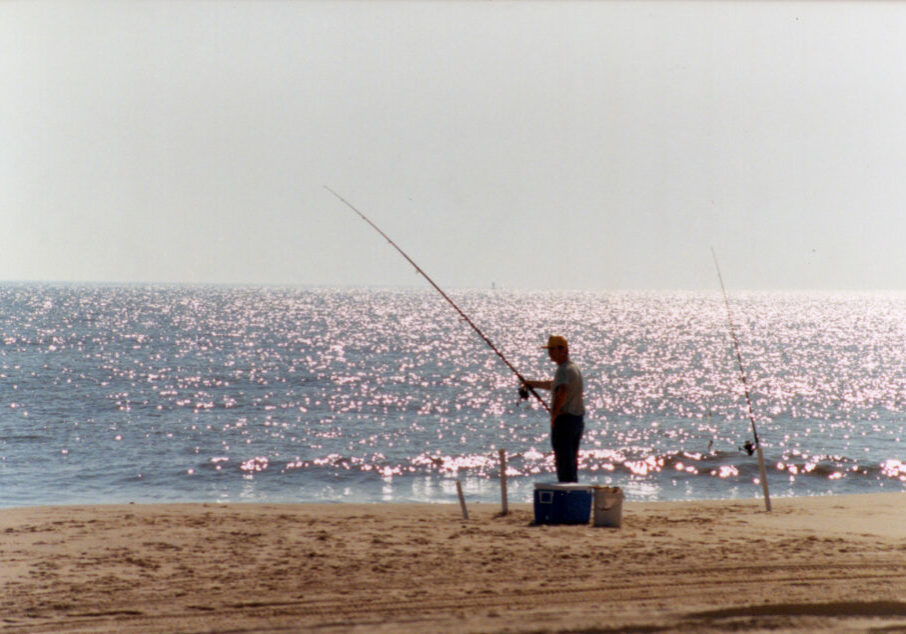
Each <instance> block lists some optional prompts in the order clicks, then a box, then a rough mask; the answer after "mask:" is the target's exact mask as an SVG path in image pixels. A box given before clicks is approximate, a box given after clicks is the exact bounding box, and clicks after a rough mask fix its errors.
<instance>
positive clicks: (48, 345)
mask: <svg viewBox="0 0 906 634" xmlns="http://www.w3.org/2000/svg"><path fill="white" fill-rule="evenodd" d="M450 295H451V297H452V298H453V299H454V301H456V302H457V303H458V304H459V305H460V306H461V308H462V309H463V310H464V311H465V312H466V313H467V314H468V315H469V316H470V317H471V319H472V320H473V321H474V322H475V323H476V324H477V325H478V326H479V327H480V328H481V329H482V330H483V331H484V333H485V334H486V335H487V336H488V337H489V338H490V339H491V340H492V341H493V342H494V343H495V344H496V345H497V347H498V348H499V349H500V350H501V352H503V354H504V355H505V356H506V357H507V358H508V360H509V361H510V362H511V363H512V364H513V365H514V366H515V367H517V368H518V369H519V370H520V372H521V373H522V374H523V375H524V376H526V377H528V378H533V379H546V378H550V377H551V376H552V374H553V370H554V367H553V365H552V364H551V362H550V361H549V360H548V359H547V356H546V354H545V351H544V350H542V349H541V348H540V346H541V345H542V344H543V343H544V342H545V341H546V339H547V336H548V335H549V334H551V333H556V334H561V335H565V336H566V337H568V338H569V340H570V344H571V353H572V358H573V360H575V361H576V362H577V363H578V365H579V366H580V368H581V369H582V371H583V373H584V376H585V384H586V388H585V390H586V392H585V400H586V407H587V410H588V411H587V415H586V429H585V435H584V438H583V441H582V449H581V453H580V458H579V460H580V480H581V481H582V482H588V483H595V484H606V485H611V486H619V487H622V488H623V489H624V491H625V492H626V494H627V498H628V499H630V500H631V499H637V500H640V499H645V500H689V499H707V498H752V497H759V496H760V495H761V485H760V484H759V481H758V477H759V472H758V463H757V460H756V458H755V457H754V456H750V455H749V454H748V453H747V452H746V451H744V449H743V446H744V443H745V442H746V441H747V440H751V439H752V420H750V417H749V412H748V407H747V404H746V399H745V391H744V383H743V381H742V377H741V376H740V371H739V369H738V366H737V361H736V357H735V353H734V349H733V344H732V340H731V338H730V334H729V332H730V331H729V327H728V319H727V311H726V307H725V306H724V303H723V298H722V297H721V296H720V294H719V293H717V292H699V293H695V292H553V291H504V290H461V291H451V292H450ZM730 304H731V311H732V315H733V321H734V325H735V327H736V331H737V334H738V337H739V342H740V352H741V358H742V362H743V367H744V369H745V379H746V384H747V385H748V390H749V392H750V396H751V402H752V411H753V414H754V420H755V424H756V427H757V432H758V435H759V437H760V440H761V444H762V447H763V449H764V456H765V461H766V464H767V474H768V483H769V487H770V490H771V493H772V495H775V496H797V495H817V494H828V493H862V492H881V491H903V490H904V489H906V464H904V460H906V455H904V453H906V452H904V446H903V443H902V440H903V435H904V420H906V295H902V294H887V293H861V294H856V293H778V292H758V293H756V292H752V293H734V294H732V295H731V300H730ZM517 388H518V381H517V380H516V378H515V376H514V374H513V373H512V372H511V371H510V370H509V369H507V367H506V366H505V365H504V364H503V362H502V361H501V360H500V359H499V358H498V357H497V356H496V355H495V354H494V353H493V352H492V351H491V350H490V348H489V347H488V346H487V345H486V344H485V343H484V342H483V341H482V340H481V339H480V338H479V337H478V336H477V335H476V334H475V332H474V331H473V330H472V329H471V328H470V327H469V326H468V324H466V323H465V322H464V321H463V320H462V319H461V318H460V317H459V315H458V314H457V313H456V312H455V311H453V310H452V308H451V307H450V306H449V305H448V304H447V303H445V302H444V300H443V299H442V298H441V297H440V296H439V295H438V294H437V293H435V292H434V291H433V290H431V289H399V290H394V289H380V290H374V289H311V288H250V287H238V288H234V287H185V286H106V285H50V284H41V285H38V284H5V285H0V506H5V507H10V506H23V505H37V504H72V503H108V502H129V501H134V502H181V501H210V502H221V501H222V502H226V501H230V502H236V501H248V502H451V501H455V499H456V482H457V481H460V482H461V483H462V486H463V489H464V491H465V495H466V497H467V499H469V500H471V501H486V502H494V501H496V500H498V499H499V495H500V485H499V464H498V450H499V449H501V448H502V449H505V450H506V453H507V457H508V463H507V464H508V472H507V476H508V484H509V498H510V501H514V502H519V501H522V502H528V501H530V500H531V496H532V490H533V485H534V483H535V482H538V481H541V482H544V481H547V482H550V481H553V480H554V479H555V478H554V476H553V475H552V472H553V455H552V452H551V448H550V441H549V427H550V423H549V419H548V417H547V414H546V412H545V411H544V410H543V409H542V408H541V406H540V405H539V404H538V403H536V402H534V400H529V401H522V400H520V399H519V397H518V394H517Z"/></svg>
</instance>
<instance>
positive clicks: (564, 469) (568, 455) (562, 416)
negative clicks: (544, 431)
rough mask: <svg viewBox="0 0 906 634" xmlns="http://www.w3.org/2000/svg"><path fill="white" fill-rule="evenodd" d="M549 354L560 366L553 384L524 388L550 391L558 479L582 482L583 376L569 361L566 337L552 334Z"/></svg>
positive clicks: (529, 383)
mask: <svg viewBox="0 0 906 634" xmlns="http://www.w3.org/2000/svg"><path fill="white" fill-rule="evenodd" d="M541 347H542V348H547V355H548V357H550V360H551V361H553V362H554V363H556V364H557V371H556V373H555V374H554V380H553V381H526V382H525V387H529V388H535V389H541V390H551V392H552V396H551V444H552V445H553V447H554V461H555V462H556V464H557V480H558V481H560V482H578V481H579V474H578V469H579V441H580V440H582V432H583V431H585V421H584V419H583V417H584V416H585V404H584V403H583V401H582V389H583V382H582V373H581V372H580V371H579V367H578V366H577V365H576V364H575V363H573V362H572V361H570V360H569V344H568V343H567V342H566V339H565V338H564V337H560V336H558V335H551V336H550V338H549V339H548V340H547V345H546V346H541Z"/></svg>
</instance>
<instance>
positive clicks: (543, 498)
mask: <svg viewBox="0 0 906 634" xmlns="http://www.w3.org/2000/svg"><path fill="white" fill-rule="evenodd" d="M593 497H594V493H593V490H592V487H590V486H588V485H585V484H575V483H563V484H560V483H544V482H536V483H535V524H588V519H589V518H590V517H591V501H592V498H593Z"/></svg>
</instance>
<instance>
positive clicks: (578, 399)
mask: <svg viewBox="0 0 906 634" xmlns="http://www.w3.org/2000/svg"><path fill="white" fill-rule="evenodd" d="M559 385H565V386H566V400H565V401H564V402H563V407H562V408H560V413H562V414H572V415H573V416H584V415H585V403H584V402H583V401H582V390H583V387H584V383H583V381H582V373H581V372H580V371H579V366H577V365H576V364H575V363H573V362H572V361H566V362H565V363H561V364H560V365H559V366H557V372H556V373H555V374H554V382H553V390H554V391H556V390H557V386H559Z"/></svg>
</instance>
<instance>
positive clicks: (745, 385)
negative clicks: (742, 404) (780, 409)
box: [711, 247, 771, 511]
mask: <svg viewBox="0 0 906 634" xmlns="http://www.w3.org/2000/svg"><path fill="white" fill-rule="evenodd" d="M711 257H712V258H714V268H716V269H717V279H719V280H720V290H721V292H722V293H723V295H724V304H725V305H726V307H727V323H728V324H729V325H730V337H731V338H732V339H733V348H734V350H735V351H736V363H737V365H738V366H739V378H740V380H741V381H742V387H743V390H744V391H745V394H746V405H747V406H748V408H749V420H750V421H752V435H753V436H754V437H755V451H756V452H757V453H758V469H759V471H760V475H761V488H762V489H763V490H764V506H765V510H767V511H770V510H771V496H770V494H769V493H768V476H767V471H766V470H765V468H764V454H762V452H761V443H760V442H759V440H758V430H757V429H756V428H755V412H754V410H753V409H752V399H751V398H750V397H749V383H748V381H747V380H746V371H745V369H744V368H743V365H742V355H741V354H740V352H739V338H738V337H737V336H736V328H735V327H734V326H733V314H732V313H731V311H730V300H729V298H728V297H727V289H726V287H725V286H724V277H723V275H721V274H720V265H719V264H718V263H717V254H716V253H715V252H714V247H711ZM746 445H747V451H748V447H749V446H750V445H749V443H748V442H747V443H746ZM749 455H752V453H751V452H749Z"/></svg>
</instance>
